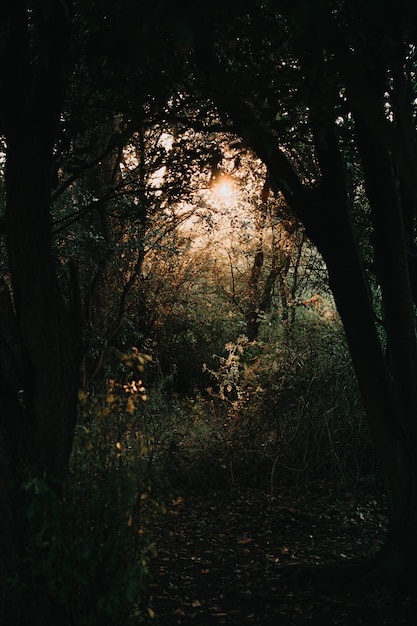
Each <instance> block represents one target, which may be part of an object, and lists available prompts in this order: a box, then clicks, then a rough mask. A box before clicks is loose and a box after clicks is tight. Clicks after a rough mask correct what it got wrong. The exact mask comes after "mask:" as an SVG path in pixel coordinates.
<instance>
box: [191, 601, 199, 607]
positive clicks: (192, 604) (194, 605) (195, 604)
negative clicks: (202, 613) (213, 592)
mask: <svg viewBox="0 0 417 626" xmlns="http://www.w3.org/2000/svg"><path fill="white" fill-rule="evenodd" d="M191 606H193V607H194V608H197V607H198V606H201V602H200V600H193V601H192V602H191Z"/></svg>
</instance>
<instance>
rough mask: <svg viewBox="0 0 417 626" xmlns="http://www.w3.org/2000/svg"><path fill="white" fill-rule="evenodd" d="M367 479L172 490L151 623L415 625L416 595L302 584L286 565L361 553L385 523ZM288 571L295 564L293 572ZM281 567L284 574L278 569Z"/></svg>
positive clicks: (161, 533) (371, 549) (379, 538)
mask: <svg viewBox="0 0 417 626" xmlns="http://www.w3.org/2000/svg"><path fill="white" fill-rule="evenodd" d="M372 491H374V492H375V491H376V490H375V488H374V489H372V486H369V485H364V486H362V487H361V488H355V489H354V490H353V489H352V490H351V491H350V492H349V491H342V490H336V489H335V488H334V487H332V486H331V485H324V484H322V485H315V487H314V488H313V489H312V488H309V489H300V490H299V491H294V490H283V491H282V492H281V493H280V494H279V495H278V496H275V497H269V496H266V495H263V494H262V493H260V492H259V491H252V490H247V491H245V492H242V491H241V492H235V493H233V494H231V495H230V494H229V495H228V496H227V497H226V496H225V495H224V494H222V495H219V494H215V493H212V494H210V495H208V496H207V495H204V496H199V497H197V496H196V495H178V496H176V497H174V498H173V499H172V501H171V502H170V504H169V506H168V510H167V513H166V515H165V516H164V517H163V519H160V520H159V521H158V522H157V524H156V528H155V531H154V532H155V542H156V545H157V549H158V556H157V558H156V559H155V561H154V562H153V566H152V570H153V577H152V582H151V586H150V594H151V597H150V598H149V599H148V602H149V606H150V607H152V608H151V613H152V612H154V613H155V618H154V620H152V621H154V622H155V623H156V624H161V625H163V626H174V625H181V624H182V625H191V624H193V625H195V626H206V625H213V626H214V625H218V626H221V625H224V624H226V625H228V626H231V625H236V626H243V625H245V624H246V625H248V626H249V625H251V626H255V625H258V626H260V625H262V626H269V625H271V626H272V625H276V626H281V625H282V626H292V625H298V624H320V626H327V625H329V626H330V625H341V626H359V625H372V626H373V625H375V626H382V625H392V626H399V625H401V624H417V596H416V597H411V596H409V595H408V594H402V593H400V592H398V591H386V590H378V591H377V592H373V593H370V594H367V595H365V596H362V597H353V596H351V595H349V594H347V593H340V592H339V593H336V592H330V591H329V592H327V593H326V592H321V593H318V592H314V590H311V589H304V590H301V589H300V588H299V587H298V586H297V585H291V584H289V583H288V570H289V568H293V571H294V572H295V571H296V570H297V567H300V566H306V565H313V564H321V563H328V562H333V561H338V560H339V561H340V560H348V559H349V558H358V557H362V556H363V557H365V556H369V555H370V554H373V553H375V552H376V551H377V549H378V548H379V546H380V545H381V544H382V542H383V537H384V531H385V526H386V517H385V514H384V499H383V497H380V496H378V495H375V493H372ZM290 571H292V570H290ZM284 573H285V576H284Z"/></svg>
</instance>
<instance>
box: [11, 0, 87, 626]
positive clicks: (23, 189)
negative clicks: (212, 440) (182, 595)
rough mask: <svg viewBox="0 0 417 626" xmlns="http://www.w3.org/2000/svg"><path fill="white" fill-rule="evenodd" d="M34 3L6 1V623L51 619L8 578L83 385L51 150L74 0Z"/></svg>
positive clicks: (60, 457)
mask: <svg viewBox="0 0 417 626" xmlns="http://www.w3.org/2000/svg"><path fill="white" fill-rule="evenodd" d="M32 8H33V11H32V12H31V13H29V11H28V7H27V3H26V2H23V1H19V0H18V1H17V2H14V3H10V2H9V3H5V5H4V6H3V7H2V9H1V15H0V17H1V20H0V27H1V39H2V46H1V49H0V72H1V76H2V87H3V92H2V98H1V102H0V125H1V132H2V133H3V134H4V136H5V141H6V147H7V152H6V174H5V179H6V215H5V233H6V245H7V253H8V263H9V268H8V269H9V275H10V282H11V286H12V294H13V307H12V306H9V307H8V314H7V316H4V315H3V319H2V320H0V390H1V391H2V393H1V395H0V415H1V418H0V421H1V431H2V432H1V441H0V450H1V453H0V454H1V457H2V458H1V461H2V462H1V464H0V501H1V504H2V508H1V510H0V530H1V531H4V535H3V532H1V539H0V550H1V551H2V554H1V556H0V558H1V557H4V560H3V558H2V565H1V569H2V571H1V572H0V573H1V581H0V582H1V594H0V596H1V600H3V599H4V601H3V602H2V604H0V622H1V623H4V624H6V623H7V625H8V626H15V624H19V626H20V625H25V626H26V624H29V623H32V624H37V623H38V622H39V623H40V622H41V621H42V618H41V617H40V615H41V612H40V611H39V612H38V609H40V607H37V606H31V607H30V608H29V607H28V605H26V602H25V598H23V597H19V593H20V592H22V587H19V584H18V585H17V587H16V588H15V590H13V591H12V590H11V589H10V587H9V586H8V584H7V578H8V577H10V578H13V577H14V576H15V575H16V573H18V572H16V570H15V568H16V567H18V566H19V558H20V556H21V554H20V551H21V549H24V546H25V542H26V541H25V540H26V537H25V533H26V532H27V529H26V527H25V523H24V519H25V506H26V503H25V500H24V497H23V493H24V492H23V491H22V489H21V486H22V482H23V481H24V480H27V479H28V478H30V477H35V476H37V477H45V476H46V477H48V479H50V481H51V485H54V486H56V485H58V484H60V483H61V482H62V480H63V478H64V477H65V473H66V471H67V467H68V461H69V456H70V452H71V445H72V437H73V428H74V423H75V416H76V408H77V387H78V357H79V352H78V350H79V328H78V325H77V322H76V319H77V317H76V315H74V314H73V312H71V311H68V309H67V306H66V303H65V301H64V298H63V295H62V293H61V290H60V287H59V284H58V278H57V274H56V268H55V260H54V255H53V247H52V236H51V225H50V174H51V169H52V167H51V166H52V154H53V146H54V141H55V134H56V129H57V124H58V121H59V115H60V111H61V107H62V102H63V94H64V89H65V71H64V66H65V60H66V54H67V50H68V48H67V46H68V42H69V37H68V35H69V32H68V31H69V25H70V22H71V17H70V15H69V10H68V6H67V4H66V3H65V2H59V3H52V4H51V3H49V4H48V3H47V5H44V4H43V3H34V6H33V7H32ZM28 21H30V22H31V23H30V25H29V24H28ZM30 37H33V38H34V40H32V41H31V42H30V41H29V39H30ZM34 49H35V52H34ZM22 164H23V165H25V167H22ZM2 285H3V287H4V286H5V283H2ZM1 315H2V314H1V311H0V317H1ZM6 318H7V319H6ZM20 573H22V572H20ZM29 583H30V581H29ZM2 611H3V614H2ZM42 623H44V624H45V625H46V624H47V621H45V620H44V621H43V622H42Z"/></svg>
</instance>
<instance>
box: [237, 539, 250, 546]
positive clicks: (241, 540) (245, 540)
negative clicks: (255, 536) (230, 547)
mask: <svg viewBox="0 0 417 626" xmlns="http://www.w3.org/2000/svg"><path fill="white" fill-rule="evenodd" d="M248 543H252V539H251V538H250V537H245V539H240V540H239V541H238V544H239V545H241V546H245V545H246V544H248Z"/></svg>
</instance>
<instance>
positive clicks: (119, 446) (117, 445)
mask: <svg viewBox="0 0 417 626" xmlns="http://www.w3.org/2000/svg"><path fill="white" fill-rule="evenodd" d="M116 448H117V449H118V450H121V449H122V444H121V443H120V441H117V442H116Z"/></svg>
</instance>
